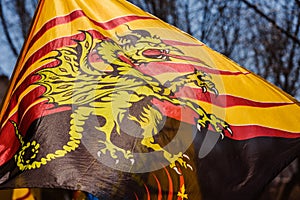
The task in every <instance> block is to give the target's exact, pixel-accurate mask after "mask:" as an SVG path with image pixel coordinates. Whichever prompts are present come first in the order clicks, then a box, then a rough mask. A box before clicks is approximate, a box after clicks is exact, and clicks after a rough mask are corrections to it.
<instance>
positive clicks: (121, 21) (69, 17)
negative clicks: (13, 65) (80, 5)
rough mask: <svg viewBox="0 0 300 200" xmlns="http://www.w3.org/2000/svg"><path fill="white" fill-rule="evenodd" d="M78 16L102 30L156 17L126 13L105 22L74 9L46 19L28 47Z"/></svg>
mask: <svg viewBox="0 0 300 200" xmlns="http://www.w3.org/2000/svg"><path fill="white" fill-rule="evenodd" d="M80 17H85V18H87V19H89V20H90V21H91V22H92V23H93V24H95V25H96V26H99V27H101V28H102V29H104V30H111V29H114V28H116V27H117V26H120V25H122V24H124V23H127V22H131V21H134V20H145V19H152V20H155V19H156V18H153V17H150V16H136V15H128V16H121V17H117V18H114V19H111V20H109V21H107V22H103V23H101V22H97V21H95V20H93V19H91V18H89V17H88V16H87V15H86V14H85V13H84V12H83V11H82V10H75V11H73V12H71V13H70V14H68V15H65V16H61V17H56V18H54V19H52V20H50V21H48V22H47V23H46V24H44V26H43V27H42V28H41V29H40V30H39V31H38V32H37V33H36V35H35V36H34V37H33V38H32V39H31V41H30V43H29V48H30V47H31V46H32V45H33V44H34V43H35V42H36V41H37V40H38V39H39V38H40V37H41V36H42V35H43V34H44V33H45V32H46V31H48V30H49V29H51V28H53V27H55V26H57V25H61V24H67V23H69V22H72V21H73V20H76V19H78V18H80Z"/></svg>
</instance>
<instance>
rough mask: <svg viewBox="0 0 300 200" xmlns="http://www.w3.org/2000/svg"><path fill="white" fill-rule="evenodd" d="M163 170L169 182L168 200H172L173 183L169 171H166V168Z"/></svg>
mask: <svg viewBox="0 0 300 200" xmlns="http://www.w3.org/2000/svg"><path fill="white" fill-rule="evenodd" d="M164 170H165V172H166V174H167V177H168V182H169V190H168V191H169V193H168V200H172V199H173V181H172V178H171V175H170V173H169V171H168V170H167V169H166V167H164Z"/></svg>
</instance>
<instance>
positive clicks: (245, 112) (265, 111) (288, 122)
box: [226, 104, 300, 133]
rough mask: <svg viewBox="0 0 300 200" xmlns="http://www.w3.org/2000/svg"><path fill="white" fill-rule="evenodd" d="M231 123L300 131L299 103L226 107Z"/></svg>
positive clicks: (228, 119) (227, 118)
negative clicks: (275, 105)
mask: <svg viewBox="0 0 300 200" xmlns="http://www.w3.org/2000/svg"><path fill="white" fill-rule="evenodd" d="M226 120H227V122H228V123H229V124H234V125H242V124H258V125H262V126H267V127H272V128H276V129H282V130H286V131H291V132H297V133H300V127H299V124H300V109H299V106H297V105H295V104H294V105H286V106H278V107H273V108H253V107H245V106H236V107H231V108H227V109H226Z"/></svg>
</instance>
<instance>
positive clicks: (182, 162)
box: [169, 153, 193, 175]
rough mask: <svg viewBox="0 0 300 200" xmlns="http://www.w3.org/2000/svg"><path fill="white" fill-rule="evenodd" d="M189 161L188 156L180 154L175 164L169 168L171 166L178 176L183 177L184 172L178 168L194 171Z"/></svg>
mask: <svg viewBox="0 0 300 200" xmlns="http://www.w3.org/2000/svg"><path fill="white" fill-rule="evenodd" d="M189 161H190V158H189V156H188V155H186V154H182V153H180V154H179V157H178V158H177V160H176V161H175V162H172V163H171V164H170V165H169V166H170V168H172V169H174V170H175V172H176V173H177V174H179V175H181V174H182V172H181V170H180V168H178V166H180V167H183V168H185V169H190V170H192V171H193V167H192V166H191V165H190V164H189V163H188V162H189Z"/></svg>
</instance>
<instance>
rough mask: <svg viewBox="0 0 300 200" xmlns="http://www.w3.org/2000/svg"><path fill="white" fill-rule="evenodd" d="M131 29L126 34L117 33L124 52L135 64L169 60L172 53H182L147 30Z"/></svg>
mask: <svg viewBox="0 0 300 200" xmlns="http://www.w3.org/2000/svg"><path fill="white" fill-rule="evenodd" d="M128 29H129V27H128ZM129 30H130V32H129V33H127V34H126V35H121V36H120V35H118V34H116V35H117V38H118V44H119V45H120V47H121V48H122V49H123V52H124V53H125V55H126V56H127V57H128V58H130V60H131V61H132V62H133V63H135V64H142V63H149V62H161V61H169V60H170V56H171V55H172V54H180V55H181V54H182V52H181V51H180V50H179V49H177V48H176V47H174V46H170V45H167V44H165V43H164V42H163V41H162V40H161V39H160V37H159V36H157V35H151V34H150V33H149V32H148V31H146V30H131V29H129Z"/></svg>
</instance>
